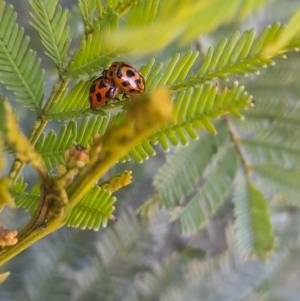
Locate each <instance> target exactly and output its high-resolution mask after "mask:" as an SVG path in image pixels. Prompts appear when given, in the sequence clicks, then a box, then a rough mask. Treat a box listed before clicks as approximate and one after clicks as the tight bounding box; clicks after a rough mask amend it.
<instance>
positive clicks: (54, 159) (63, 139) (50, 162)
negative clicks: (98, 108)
mask: <svg viewBox="0 0 300 301" xmlns="http://www.w3.org/2000/svg"><path fill="white" fill-rule="evenodd" d="M108 122H109V118H108V117H107V116H104V117H103V116H96V117H92V118H85V119H83V121H82V123H81V125H80V126H79V127H78V126H77V123H76V122H75V121H70V122H69V123H68V124H67V125H64V126H63V127H62V128H61V130H60V132H59V133H58V134H57V135H56V134H55V132H54V131H50V132H49V133H48V134H47V135H45V134H43V135H42V136H41V137H40V139H39V140H38V142H37V144H36V149H37V150H38V151H39V153H40V154H41V155H42V157H43V159H44V161H45V163H46V165H47V167H48V168H49V169H50V170H53V169H54V168H55V167H56V166H57V165H58V164H62V163H64V154H65V151H66V150H67V149H68V148H70V147H71V146H72V145H74V144H80V145H82V146H87V145H88V143H90V142H91V139H92V137H93V136H94V134H95V133H99V134H100V135H102V134H103V133H104V132H105V130H106V128H107V125H108Z"/></svg>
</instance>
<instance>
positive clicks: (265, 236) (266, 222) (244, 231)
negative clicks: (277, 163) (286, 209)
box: [233, 176, 275, 259]
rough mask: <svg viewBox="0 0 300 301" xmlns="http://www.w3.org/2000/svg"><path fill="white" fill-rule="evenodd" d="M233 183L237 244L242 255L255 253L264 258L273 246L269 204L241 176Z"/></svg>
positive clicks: (273, 237) (273, 239)
mask: <svg viewBox="0 0 300 301" xmlns="http://www.w3.org/2000/svg"><path fill="white" fill-rule="evenodd" d="M235 184H236V186H235V192H234V196H233V203H234V206H235V216H236V222H235V229H236V236H237V245H238V247H239V249H240V251H241V253H242V254H243V255H244V256H246V257H249V256H250V257H251V256H253V255H254V256H255V255H256V256H258V257H260V258H263V259H265V258H266V257H267V256H268V254H269V253H270V252H271V251H273V249H274V246H275V236H274V233H273V227H272V223H271V216H270V212H269V204H268V203H267V200H266V199H265V197H264V195H263V194H262V193H261V192H260V191H259V190H258V189H257V188H256V187H255V186H254V185H253V184H251V183H249V182H247V180H246V179H245V178H243V177H242V176H239V177H238V180H237V181H236V183H235Z"/></svg>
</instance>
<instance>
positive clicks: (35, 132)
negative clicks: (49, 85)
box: [9, 79, 68, 182]
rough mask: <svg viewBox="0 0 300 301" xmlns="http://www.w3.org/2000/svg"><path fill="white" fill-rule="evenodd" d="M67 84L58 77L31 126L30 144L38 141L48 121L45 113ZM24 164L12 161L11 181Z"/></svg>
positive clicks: (16, 177)
mask: <svg viewBox="0 0 300 301" xmlns="http://www.w3.org/2000/svg"><path fill="white" fill-rule="evenodd" d="M67 84H68V81H67V80H65V79H60V81H59V83H58V84H57V85H56V86H54V88H53V90H52V93H51V95H50V97H49V99H48V101H47V103H46V104H45V107H44V109H43V110H42V113H41V115H40V116H39V117H38V119H37V120H36V121H35V123H34V125H33V127H32V130H31V133H30V137H29V141H30V143H31V144H32V145H35V144H36V142H37V141H38V139H39V137H40V136H41V134H42V133H43V131H44V129H45V127H46V125H47V123H48V118H47V117H46V115H47V112H48V110H49V108H50V107H51V104H52V103H53V102H55V101H57V100H58V99H59V98H60V96H61V94H62V93H63V91H64V90H65V88H66V86H67ZM24 166H25V163H24V162H20V161H19V160H15V161H14V162H13V164H12V167H11V170H10V172H9V177H10V178H11V180H12V181H13V182H16V181H17V180H18V178H19V176H20V174H21V172H22V170H23V168H24Z"/></svg>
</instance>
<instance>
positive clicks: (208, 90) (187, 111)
mask: <svg viewBox="0 0 300 301" xmlns="http://www.w3.org/2000/svg"><path fill="white" fill-rule="evenodd" d="M251 104H252V96H249V95H248V93H247V92H246V91H244V87H243V86H239V85H238V83H237V82H236V83H234V86H233V88H232V89H227V88H225V89H224V90H223V91H221V92H219V93H218V87H217V86H214V84H213V83H209V84H206V85H202V86H200V87H199V88H197V89H192V88H190V89H188V90H186V91H182V92H180V93H179V94H178V95H177V96H176V99H175V100H174V111H175V115H176V123H173V124H169V125H167V126H166V127H165V128H163V129H161V130H160V131H159V132H157V133H156V134H154V135H153V136H152V137H150V138H149V139H148V140H147V141H145V142H143V143H142V144H140V145H139V146H138V147H136V148H135V149H134V150H132V151H131V152H130V154H129V155H130V156H131V157H132V158H134V159H135V160H137V161H138V162H141V161H142V160H145V159H147V158H148V157H149V156H150V155H153V154H155V150H154V149H153V147H152V146H151V144H152V145H154V144H157V143H159V144H160V145H161V147H162V149H163V150H165V151H168V150H169V149H170V145H174V146H177V145H179V144H182V145H186V144H188V141H189V139H190V138H192V139H197V138H198V135H199V132H198V130H199V129H206V130H207V131H208V132H210V133H211V134H216V133H217V131H216V129H215V127H214V125H213V123H212V119H215V118H219V117H220V116H222V115H224V114H227V113H231V114H232V115H234V116H236V117H238V118H242V115H241V113H240V112H239V110H240V109H243V108H247V107H248V106H250V105H251Z"/></svg>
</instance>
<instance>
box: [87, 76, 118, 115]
mask: <svg viewBox="0 0 300 301" xmlns="http://www.w3.org/2000/svg"><path fill="white" fill-rule="evenodd" d="M117 93H119V89H118V88H117V87H116V86H115V83H114V81H113V80H112V79H110V78H106V77H105V76H104V75H103V74H102V75H101V76H100V77H98V78H96V79H95V80H94V81H93V83H92V85H91V87H90V93H89V100H90V108H91V109H92V110H97V109H98V108H99V107H100V106H102V105H104V104H106V103H107V102H108V101H110V100H111V99H112V98H114V97H115V95H116V94H117Z"/></svg>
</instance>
